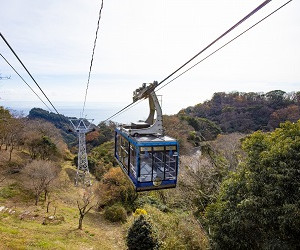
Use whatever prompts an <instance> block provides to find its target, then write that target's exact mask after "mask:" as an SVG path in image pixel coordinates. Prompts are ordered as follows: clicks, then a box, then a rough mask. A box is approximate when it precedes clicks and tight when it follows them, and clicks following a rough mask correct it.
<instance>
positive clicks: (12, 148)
mask: <svg viewBox="0 0 300 250" xmlns="http://www.w3.org/2000/svg"><path fill="white" fill-rule="evenodd" d="M13 150H14V147H13V145H12V146H11V148H10V150H9V160H8V161H11V155H12V152H13Z"/></svg>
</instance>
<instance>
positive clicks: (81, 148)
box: [70, 118, 93, 186]
mask: <svg viewBox="0 0 300 250" xmlns="http://www.w3.org/2000/svg"><path fill="white" fill-rule="evenodd" d="M70 122H71V124H72V125H73V127H74V129H75V130H76V132H77V134H78V141H79V144H78V166H77V171H76V177H75V186H78V185H79V183H82V184H83V185H91V180H90V172H89V166H88V158H87V153H86V143H85V134H86V133H87V132H89V131H90V127H91V124H92V122H93V119H83V118H79V119H70Z"/></svg>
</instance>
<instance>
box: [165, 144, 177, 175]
mask: <svg viewBox="0 0 300 250" xmlns="http://www.w3.org/2000/svg"><path fill="white" fill-rule="evenodd" d="M175 149H176V147H175ZM165 156H166V165H165V180H175V179H176V165H177V156H178V153H177V151H173V150H169V151H166V154H165Z"/></svg>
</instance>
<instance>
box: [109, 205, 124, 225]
mask: <svg viewBox="0 0 300 250" xmlns="http://www.w3.org/2000/svg"><path fill="white" fill-rule="evenodd" d="M104 218H105V219H107V220H109V221H111V222H119V221H120V222H125V221H126V218H127V216H126V210H125V208H124V207H123V206H122V205H120V204H115V205H113V206H111V207H106V209H105V210H104Z"/></svg>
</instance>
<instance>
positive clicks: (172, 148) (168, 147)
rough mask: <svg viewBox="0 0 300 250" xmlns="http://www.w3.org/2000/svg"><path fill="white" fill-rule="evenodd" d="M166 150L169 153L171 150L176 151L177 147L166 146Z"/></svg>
mask: <svg viewBox="0 0 300 250" xmlns="http://www.w3.org/2000/svg"><path fill="white" fill-rule="evenodd" d="M166 150H167V151H169V150H173V151H176V146H166Z"/></svg>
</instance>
